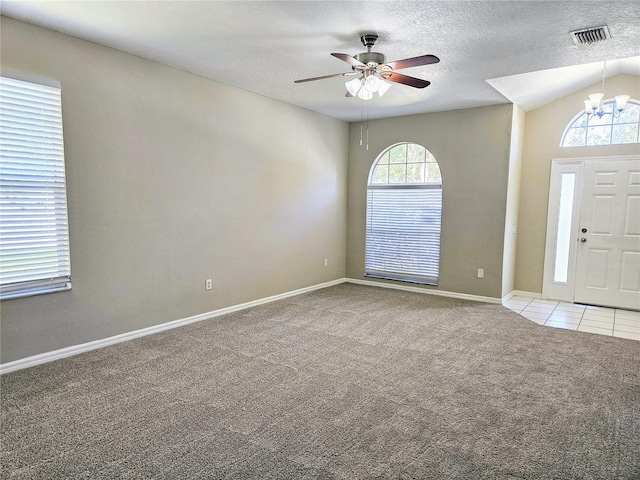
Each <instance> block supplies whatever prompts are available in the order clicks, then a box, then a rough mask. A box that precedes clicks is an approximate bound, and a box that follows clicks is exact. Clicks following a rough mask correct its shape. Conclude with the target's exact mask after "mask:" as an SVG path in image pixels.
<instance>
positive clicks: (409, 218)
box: [365, 143, 442, 285]
mask: <svg viewBox="0 0 640 480" xmlns="http://www.w3.org/2000/svg"><path fill="white" fill-rule="evenodd" d="M441 219H442V176H441V174H440V167H439V166H438V162H437V161H436V159H435V157H434V156H433V155H432V154H431V153H430V152H429V151H428V150H427V149H426V148H424V147H423V146H421V145H418V144H415V143H399V144H397V145H393V146H391V147H389V148H388V149H386V150H385V151H383V152H382V153H381V154H380V155H379V156H378V158H377V159H376V161H375V162H374V163H373V165H372V166H371V170H370V172H369V182H368V185H367V232H366V245H365V276H368V277H376V278H386V279H390V280H401V281H406V282H413V283H422V284H428V285H437V284H438V277H439V271H440V226H441Z"/></svg>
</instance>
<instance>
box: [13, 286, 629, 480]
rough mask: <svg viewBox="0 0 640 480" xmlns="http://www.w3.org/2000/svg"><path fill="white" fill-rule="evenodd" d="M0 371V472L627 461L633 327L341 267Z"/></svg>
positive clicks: (208, 473)
mask: <svg viewBox="0 0 640 480" xmlns="http://www.w3.org/2000/svg"><path fill="white" fill-rule="evenodd" d="M1 382H2V383H1V387H2V390H1V395H2V397H1V399H2V418H1V419H2V426H1V435H2V437H1V440H2V444H1V458H0V459H1V461H2V471H1V472H2V478H127V479H128V478H171V479H178V478H180V479H182V478H220V479H222V478H229V479H318V478H320V479H449V478H458V479H636V480H637V479H638V478H640V342H637V341H633V340H624V339H619V338H612V337H606V336H602V335H592V334H588V333H580V332H574V331H567V330H559V329H553V328H548V327H541V326H538V325H536V324H534V323H532V322H530V321H528V320H526V319H524V318H522V317H520V316H519V315H517V314H515V313H513V312H511V311H509V310H507V309H505V308H503V307H501V306H499V305H488V304H481V303H475V302H466V301H462V300H454V299H447V298H440V297H434V296H430V295H423V294H414V293H406V292H401V291H395V290H388V289H382V288H374V287H365V286H359V285H352V284H341V285H338V286H334V287H330V288H327V289H323V290H318V291H315V292H312V293H308V294H305V295H301V296H297V297H292V298H289V299H286V300H282V301H278V302H274V303H270V304H267V305H263V306H259V307H255V308H252V309H250V310H245V311H242V312H238V313H234V314H230V315H227V316H224V317H218V318H216V319H213V320H211V321H206V322H201V323H197V324H192V325H189V326H186V327H183V328H179V329H175V330H171V331H167V332H164V333H160V334H157V335H153V336H149V337H145V338H141V339H138V340H134V341H131V342H128V343H123V344H119V345H114V346H111V347H108V348H104V349H101V350H97V351H93V352H89V353H86V354H82V355H79V356H76V357H72V358H68V359H64V360H61V361H57V362H53V363H50V364H46V365H41V366H38V367H34V368H31V369H27V370H23V371H19V372H15V373H12V374H8V375H4V376H3V377H2V378H1Z"/></svg>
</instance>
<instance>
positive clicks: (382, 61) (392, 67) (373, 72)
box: [294, 34, 440, 100]
mask: <svg viewBox="0 0 640 480" xmlns="http://www.w3.org/2000/svg"><path fill="white" fill-rule="evenodd" d="M376 40H378V35H375V34H365V35H362V36H360V41H361V42H362V44H363V45H364V46H365V47H366V48H367V51H366V52H362V53H358V54H357V55H354V56H351V55H347V54H346V53H332V54H331V55H333V56H334V57H336V58H338V59H340V60H342V61H343V62H347V63H348V64H349V65H351V69H352V70H353V71H351V72H345V73H335V74H332V75H323V76H322V77H313V78H304V79H302V80H296V81H295V82H294V83H304V82H312V81H315V80H324V79H326V78H335V77H348V76H353V75H357V76H358V77H357V78H355V79H353V80H351V81H348V82H346V84H345V86H346V87H347V94H346V96H347V97H355V96H357V97H359V98H361V99H362V100H370V99H371V98H373V94H374V93H376V92H377V93H378V95H380V96H382V95H384V94H385V93H386V91H387V90H388V89H389V87H390V86H391V84H390V83H388V82H393V83H401V84H403V85H408V86H410V87H414V88H424V87H426V86H428V85H429V84H430V83H431V82H429V81H428V80H422V79H421V78H416V77H410V76H408V75H403V74H401V73H398V72H396V70H400V69H402V68H410V67H417V66H420V65H429V64H431V63H438V62H439V61H440V59H439V58H438V57H436V56H435V55H422V56H420V57H413V58H405V59H404V60H396V61H395V62H390V63H387V57H386V56H385V55H383V54H382V53H378V52H372V51H371V48H372V47H373V46H374V45H375V43H376Z"/></svg>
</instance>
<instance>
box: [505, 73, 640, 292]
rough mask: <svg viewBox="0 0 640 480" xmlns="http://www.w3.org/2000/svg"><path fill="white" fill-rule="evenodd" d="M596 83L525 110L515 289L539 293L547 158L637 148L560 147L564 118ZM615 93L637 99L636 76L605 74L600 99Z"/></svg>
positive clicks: (617, 152)
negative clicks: (543, 104) (603, 90)
mask: <svg viewBox="0 0 640 480" xmlns="http://www.w3.org/2000/svg"><path fill="white" fill-rule="evenodd" d="M600 88H601V85H600V83H597V84H594V85H593V86H591V87H588V88H585V89H584V90H581V91H579V92H576V93H574V94H571V95H568V96H566V97H563V98H561V99H560V100H557V101H555V102H552V103H550V104H547V105H545V106H543V107H540V108H538V109H536V110H533V111H531V112H527V114H526V129H525V138H524V151H523V158H522V162H523V163H522V184H521V194H520V207H519V216H518V242H517V262H516V281H515V288H516V290H522V291H528V292H535V293H541V292H542V274H543V268H544V245H545V236H546V226H547V204H548V197H549V175H550V172H551V161H552V159H554V158H579V157H589V156H595V157H597V156H606V155H634V154H635V155H637V154H638V153H640V146H639V145H638V144H637V143H636V144H631V145H607V146H594V147H574V148H560V146H559V145H560V140H561V138H562V134H563V132H564V129H565V127H566V126H567V123H568V122H569V121H570V120H571V119H572V118H573V117H574V116H575V115H576V114H577V113H578V112H579V111H580V109H581V107H582V104H583V100H584V99H585V98H587V95H588V94H589V93H593V92H599V91H600ZM618 94H628V95H631V97H632V98H635V99H640V77H637V76H632V75H618V76H616V77H612V78H608V79H607V81H606V85H605V98H611V97H614V96H615V95H618Z"/></svg>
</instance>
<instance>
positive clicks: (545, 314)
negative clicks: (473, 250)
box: [503, 295, 640, 340]
mask: <svg viewBox="0 0 640 480" xmlns="http://www.w3.org/2000/svg"><path fill="white" fill-rule="evenodd" d="M503 305H504V306H505V307H507V308H508V309H510V310H513V311H514V312H516V313H519V314H520V315H522V316H523V317H525V318H528V319H529V320H531V321H533V322H536V323H537V324H539V325H545V326H549V327H555V328H566V329H568V330H577V331H579V332H590V333H599V334H600V335H609V336H614V337H621V338H629V339H632V340H640V312H636V311H632V310H621V309H619V308H604V307H593V306H587V305H578V304H576V303H566V302H558V301H555V300H542V299H540V298H533V297H529V296H524V295H514V296H513V297H511V298H510V299H509V300H507V301H506V302H504V303H503Z"/></svg>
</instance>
